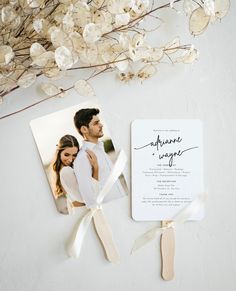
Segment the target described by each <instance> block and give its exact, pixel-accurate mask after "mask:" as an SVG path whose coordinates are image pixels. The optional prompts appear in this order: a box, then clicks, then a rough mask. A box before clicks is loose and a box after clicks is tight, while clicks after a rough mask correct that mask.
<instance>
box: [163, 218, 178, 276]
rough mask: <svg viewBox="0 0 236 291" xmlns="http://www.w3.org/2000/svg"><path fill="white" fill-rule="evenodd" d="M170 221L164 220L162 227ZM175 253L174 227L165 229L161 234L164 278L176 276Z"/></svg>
mask: <svg viewBox="0 0 236 291" xmlns="http://www.w3.org/2000/svg"><path fill="white" fill-rule="evenodd" d="M168 223H170V221H162V227H165V226H167V224H168ZM174 255H175V233H174V229H173V227H169V228H167V229H165V230H164V231H163V233H162V235H161V258H162V270H161V276H162V278H163V279H164V280H172V279H173V278H174Z"/></svg>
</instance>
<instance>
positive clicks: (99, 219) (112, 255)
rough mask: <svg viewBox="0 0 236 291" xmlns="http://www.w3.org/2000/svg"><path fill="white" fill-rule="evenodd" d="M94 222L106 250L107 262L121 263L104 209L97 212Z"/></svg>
mask: <svg viewBox="0 0 236 291" xmlns="http://www.w3.org/2000/svg"><path fill="white" fill-rule="evenodd" d="M93 222H94V226H95V229H96V232H97V234H98V237H99V238H100V241H101V243H102V246H103V248H104V251H105V254H106V257H107V260H108V261H110V262H112V263H117V262H119V259H120V256H119V253H118V250H117V248H116V246H115V243H114V240H113V237H112V232H111V228H110V226H109V224H108V223H107V220H106V218H105V216H104V213H103V211H102V209H99V210H97V211H96V212H95V214H94V216H93Z"/></svg>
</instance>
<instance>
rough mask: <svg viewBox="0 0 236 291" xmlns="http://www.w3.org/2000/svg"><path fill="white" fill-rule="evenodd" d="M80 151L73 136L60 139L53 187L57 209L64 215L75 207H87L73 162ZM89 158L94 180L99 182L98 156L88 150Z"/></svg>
mask: <svg viewBox="0 0 236 291" xmlns="http://www.w3.org/2000/svg"><path fill="white" fill-rule="evenodd" d="M79 150H80V147H79V142H78V140H77V139H76V138H75V137H74V136H73V135H69V134H67V135H64V136H62V137H61V138H60V140H59V142H58V144H57V149H56V152H55V156H54V159H53V161H52V163H51V179H50V180H51V186H52V190H53V195H54V198H55V201H56V205H57V209H58V211H59V212H61V213H63V214H68V212H69V213H71V212H72V210H73V208H74V207H82V206H84V205H85V203H84V201H83V198H82V197H81V194H80V191H79V185H78V183H77V180H76V177H75V174H74V170H73V162H74V160H75V158H76V156H77V154H78V152H79ZM87 157H88V160H89V162H90V164H91V167H92V178H94V179H95V180H98V163H97V158H96V155H95V154H94V153H93V152H92V151H90V150H88V151H87Z"/></svg>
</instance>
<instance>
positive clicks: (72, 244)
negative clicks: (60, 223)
mask: <svg viewBox="0 0 236 291" xmlns="http://www.w3.org/2000/svg"><path fill="white" fill-rule="evenodd" d="M126 161H127V157H126V155H125V153H124V151H123V150H122V151H121V152H120V154H119V156H118V158H117V160H116V162H115V164H114V166H113V168H112V170H111V173H110V175H109V177H108V179H107V181H106V183H105V185H104V186H103V188H102V190H101V191H100V192H99V194H98V197H97V207H96V208H92V209H89V210H88V212H87V213H86V214H85V215H84V216H83V217H82V219H81V221H80V222H79V223H78V226H77V227H76V229H75V231H74V232H73V234H72V236H71V238H70V240H69V242H68V245H67V252H68V255H69V256H71V257H76V258H78V257H79V255H80V252H81V247H82V244H83V240H84V237H85V235H86V232H87V230H88V228H89V225H90V223H91V220H92V218H93V216H94V215H95V213H96V212H97V211H98V210H101V208H102V206H101V205H102V202H103V200H104V198H105V197H106V196H107V195H108V193H109V191H110V190H111V188H112V186H113V185H114V183H115V182H116V181H117V179H118V178H119V176H120V175H121V173H122V171H123V170H124V167H125V164H126Z"/></svg>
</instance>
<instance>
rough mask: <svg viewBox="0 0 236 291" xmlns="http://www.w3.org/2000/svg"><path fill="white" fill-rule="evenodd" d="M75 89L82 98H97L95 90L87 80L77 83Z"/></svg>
mask: <svg viewBox="0 0 236 291" xmlns="http://www.w3.org/2000/svg"><path fill="white" fill-rule="evenodd" d="M74 88H75V90H76V91H77V92H78V93H79V94H80V95H81V96H85V97H90V96H95V94H94V91H93V88H92V87H91V86H90V84H89V83H88V82H87V81H85V80H79V81H77V82H76V83H75V84H74Z"/></svg>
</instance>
